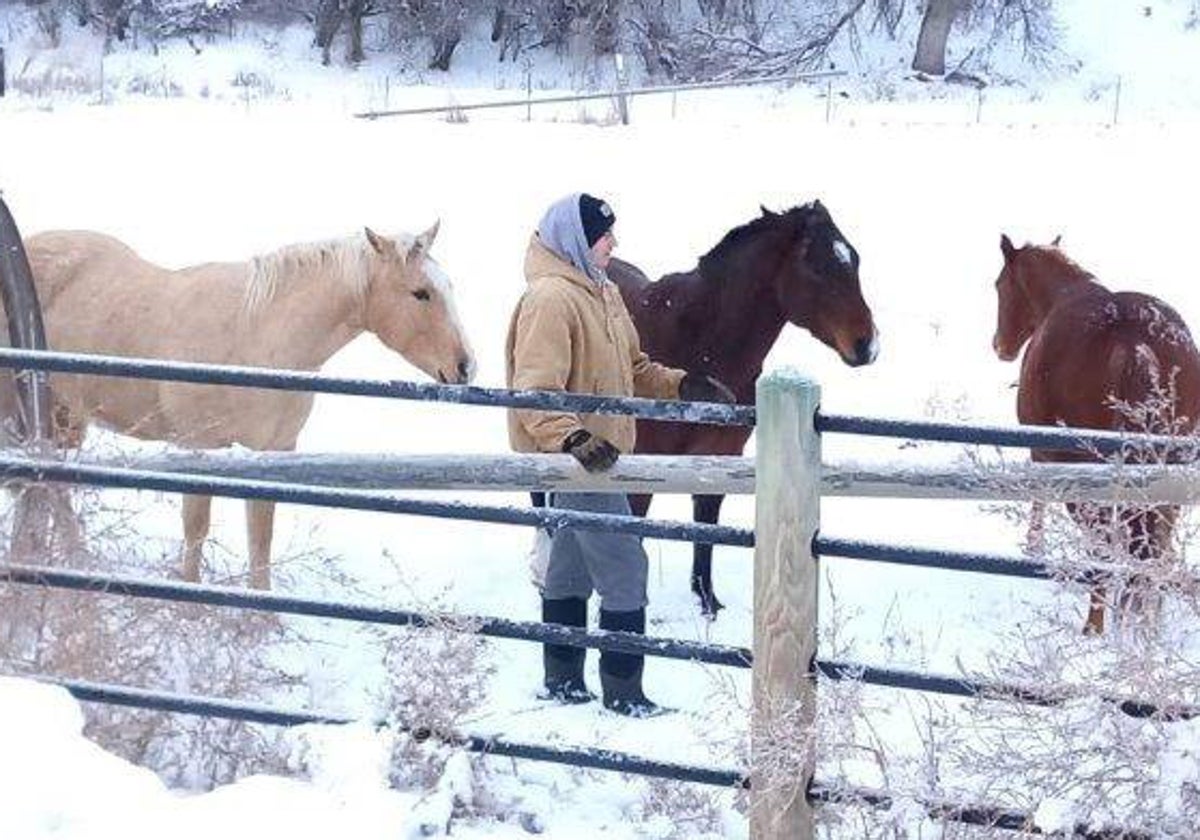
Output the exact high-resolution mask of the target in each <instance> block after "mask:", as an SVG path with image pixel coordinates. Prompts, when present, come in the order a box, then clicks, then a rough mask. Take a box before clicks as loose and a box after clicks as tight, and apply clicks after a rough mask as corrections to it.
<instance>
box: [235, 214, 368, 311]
mask: <svg viewBox="0 0 1200 840" xmlns="http://www.w3.org/2000/svg"><path fill="white" fill-rule="evenodd" d="M370 251H371V246H370V244H369V243H368V242H367V239H366V237H365V236H364V235H363V234H361V233H359V234H355V235H352V236H347V237H344V238H342V239H330V240H326V241H324V242H307V243H301V244H298V245H285V246H284V247H282V248H279V249H278V250H276V251H272V252H271V253H269V254H263V255H260V256H257V257H254V258H253V259H252V260H251V261H250V280H249V282H248V283H247V284H246V292H245V296H244V297H243V298H242V311H243V312H244V313H245V314H246V315H247V316H251V317H252V316H254V315H257V314H258V313H260V312H262V310H263V309H264V308H265V307H266V306H267V305H268V304H269V303H270V302H271V301H272V300H273V299H274V298H275V295H276V294H278V293H279V290H280V289H281V288H282V287H284V286H286V285H287V284H289V283H294V282H303V281H307V280H316V279H319V280H321V281H325V282H334V283H342V284H344V285H345V287H346V288H347V289H348V290H349V291H350V292H351V293H352V294H353V295H354V296H355V298H356V299H362V298H363V297H365V296H366V293H367V284H368V282H369V278H370V274H369V270H368V269H369V264H370V259H371V253H370Z"/></svg>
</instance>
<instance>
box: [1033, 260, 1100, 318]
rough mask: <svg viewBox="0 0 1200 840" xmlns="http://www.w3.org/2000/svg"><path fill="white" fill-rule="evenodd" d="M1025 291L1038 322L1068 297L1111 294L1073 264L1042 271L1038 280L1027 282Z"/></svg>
mask: <svg viewBox="0 0 1200 840" xmlns="http://www.w3.org/2000/svg"><path fill="white" fill-rule="evenodd" d="M1026 293H1027V294H1028V296H1029V300H1030V303H1031V304H1032V307H1033V312H1034V318H1035V320H1037V321H1038V322H1041V321H1044V320H1045V318H1046V316H1047V315H1049V314H1050V310H1052V309H1054V307H1055V306H1057V305H1058V304H1059V303H1061V302H1062V301H1064V300H1067V299H1069V298H1073V297H1076V296H1078V295H1084V294H1087V295H1091V294H1102V295H1109V294H1111V292H1109V291H1108V289H1106V288H1104V286H1101V285H1100V284H1099V283H1097V282H1096V280H1095V278H1094V277H1093V276H1092V275H1090V274H1088V273H1087V272H1086V271H1084V270H1083V269H1081V268H1078V267H1077V266H1074V265H1062V266H1055V267H1054V269H1053V270H1052V271H1048V272H1045V273H1043V274H1042V276H1041V277H1040V279H1039V281H1038V282H1036V283H1031V284H1029V287H1028V288H1027V289H1026Z"/></svg>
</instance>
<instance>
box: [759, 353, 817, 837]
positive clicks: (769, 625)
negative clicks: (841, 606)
mask: <svg viewBox="0 0 1200 840" xmlns="http://www.w3.org/2000/svg"><path fill="white" fill-rule="evenodd" d="M820 397H821V389H820V386H818V385H817V384H816V383H814V382H812V381H810V380H808V379H805V378H803V377H801V376H800V375H799V374H797V373H795V372H794V371H776V372H772V373H769V374H766V375H765V376H763V377H761V378H760V379H759V380H758V396H757V416H758V430H757V431H758V437H757V443H756V453H757V454H756V465H755V505H756V513H755V537H754V543H755V548H754V678H753V681H754V695H753V703H754V706H753V719H752V721H751V734H750V738H751V741H750V743H751V797H752V800H751V807H750V837H751V840H785V838H786V840H812V837H813V813H812V808H811V807H810V805H809V803H808V800H807V798H806V792H807V789H808V782H809V780H810V779H811V777H812V772H813V756H814V749H813V747H814V744H815V734H814V733H813V722H814V718H815V712H816V682H815V675H814V674H813V673H812V662H813V659H814V657H815V655H816V646H817V566H816V561H815V558H814V557H813V538H814V536H815V535H816V532H817V526H818V522H819V517H820V509H819V505H820V498H821V496H820V493H821V444H820V437H819V436H818V434H817V432H816V429H815V427H814V416H815V414H816V410H817V406H818V404H819V402H820ZM781 739H782V741H781ZM781 744H782V745H785V746H784V749H783V750H782V752H783V753H784V754H782V755H781V754H780V753H781Z"/></svg>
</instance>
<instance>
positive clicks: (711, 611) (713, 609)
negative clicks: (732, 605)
mask: <svg viewBox="0 0 1200 840" xmlns="http://www.w3.org/2000/svg"><path fill="white" fill-rule="evenodd" d="M723 609H725V605H724V604H722V603H721V602H720V601H718V600H717V596H716V595H712V596H710V597H708V598H705V597H704V596H703V595H702V596H700V613H701V615H703V616H704V617H705V618H707V619H708V620H709V621H716V620H717V613H719V612H720V611H721V610H723Z"/></svg>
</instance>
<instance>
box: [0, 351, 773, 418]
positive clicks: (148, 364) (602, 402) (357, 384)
mask: <svg viewBox="0 0 1200 840" xmlns="http://www.w3.org/2000/svg"><path fill="white" fill-rule="evenodd" d="M0 367H6V368H12V369H16V370H44V371H51V372H56V373H81V374H92V375H96V376H118V377H127V378H130V379H154V380H160V381H167V382H190V383H195V384H197V385H230V386H234V387H243V388H263V389H267V390H275V391H303V392H307V393H313V394H344V395H350V396H360V397H384V398H388V399H396V400H419V401H425V402H444V403H460V404H464V405H483V406H500V407H506V408H532V409H541V410H544V411H572V412H577V413H580V414H620V415H626V416H630V417H640V418H643V419H649V420H667V421H678V422H683V423H704V424H709V425H718V426H753V425H754V407H753V406H746V405H722V404H718V403H693V402H682V401H679V400H651V399H644V398H640V397H606V396H600V395H596V394H572V393H567V392H565V391H510V390H506V389H504V388H480V387H476V386H473V385H441V384H437V383H433V382H406V381H404V380H400V379H392V380H382V379H348V378H341V377H333V376H323V375H321V374H318V373H312V372H309V371H283V370H273V369H271V368H259V367H243V366H237V365H209V364H197V363H185V362H169V361H162V360H159V359H142V358H135V357H132V356H129V357H126V356H100V355H92V354H82V353H60V352H53V351H48V350H17V349H13V348H9V347H4V348H0Z"/></svg>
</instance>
